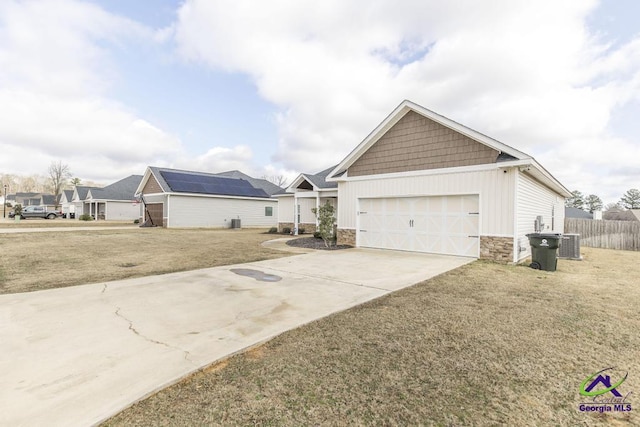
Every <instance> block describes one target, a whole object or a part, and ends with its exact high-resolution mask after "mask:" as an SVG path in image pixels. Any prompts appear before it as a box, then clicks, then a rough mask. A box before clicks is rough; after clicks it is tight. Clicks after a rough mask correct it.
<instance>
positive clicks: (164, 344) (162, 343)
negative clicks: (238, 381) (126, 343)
mask: <svg viewBox="0 0 640 427" xmlns="http://www.w3.org/2000/svg"><path fill="white" fill-rule="evenodd" d="M105 289H106V285H105ZM121 309H122V308H121V307H118V308H117V309H116V312H115V315H116V316H118V317H119V318H121V319H122V320H124V321H125V322H128V323H129V330H130V331H131V332H133V333H134V334H136V335H137V336H139V337H140V338H142V339H144V340H146V341H149V342H150V343H153V344H157V345H162V346H164V347H167V348H171V349H174V350H178V351H181V352H183V353H184V359H185V360H187V361H189V362H191V363H193V361H192V360H191V359H190V358H189V357H190V356H191V353H189V352H188V351H187V350H183V349H181V348H180V347H175V346H172V345H170V344H167V343H166V342H162V341H158V340H154V339H153V338H149V337H148V336H146V335H143V334H141V333H140V331H138V330H137V329H136V328H135V326H133V321H131V320H130V319H128V318H127V317H125V316H124V315H122V314H120V310H121Z"/></svg>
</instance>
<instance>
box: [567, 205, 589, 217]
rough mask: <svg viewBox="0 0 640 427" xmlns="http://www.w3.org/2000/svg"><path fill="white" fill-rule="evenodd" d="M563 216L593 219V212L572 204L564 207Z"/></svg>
mask: <svg viewBox="0 0 640 427" xmlns="http://www.w3.org/2000/svg"><path fill="white" fill-rule="evenodd" d="M564 217H565V218H580V219H593V214H591V213H589V212H585V211H583V210H582V209H579V208H574V207H573V206H565V207H564Z"/></svg>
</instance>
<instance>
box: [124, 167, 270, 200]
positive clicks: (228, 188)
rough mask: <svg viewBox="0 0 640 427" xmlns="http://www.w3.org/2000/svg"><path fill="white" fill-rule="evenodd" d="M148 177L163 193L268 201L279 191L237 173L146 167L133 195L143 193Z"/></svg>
mask: <svg viewBox="0 0 640 427" xmlns="http://www.w3.org/2000/svg"><path fill="white" fill-rule="evenodd" d="M151 176H153V177H154V178H155V180H156V182H157V183H158V185H159V186H160V188H161V189H162V192H163V193H180V194H201V195H210V196H227V197H249V198H263V199H268V198H271V196H272V195H273V194H275V193H277V192H280V191H282V188H280V187H278V186H277V185H275V184H273V183H271V182H269V181H267V180H265V179H257V178H252V177H250V176H249V175H246V174H244V173H242V172H240V171H228V172H222V173H206V172H195V171H186V170H179V169H169V168H159V167H154V166H149V167H148V168H147V171H146V172H145V176H144V178H143V179H142V181H141V182H140V185H139V186H138V189H137V191H136V194H140V193H142V191H143V189H144V188H145V186H146V184H147V182H148V180H149V178H150V177H151ZM145 194H147V192H146V191H145Z"/></svg>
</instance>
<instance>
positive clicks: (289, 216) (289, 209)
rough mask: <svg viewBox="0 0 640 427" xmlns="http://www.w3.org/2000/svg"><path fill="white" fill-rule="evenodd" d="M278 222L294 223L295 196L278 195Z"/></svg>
mask: <svg viewBox="0 0 640 427" xmlns="http://www.w3.org/2000/svg"><path fill="white" fill-rule="evenodd" d="M278 222H290V223H293V196H280V197H278Z"/></svg>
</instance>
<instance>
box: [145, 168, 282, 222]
mask: <svg viewBox="0 0 640 427" xmlns="http://www.w3.org/2000/svg"><path fill="white" fill-rule="evenodd" d="M280 191H282V189H281V188H280V187H278V186H276V185H273V184H271V183H269V182H268V181H266V180H263V179H256V178H251V177H249V176H248V175H245V174H243V173H241V172H239V171H230V172H224V173H222V174H211V173H204V172H194V171H185V170H177V169H167V168H158V167H148V168H147V170H146V171H145V173H144V176H143V178H142V181H141V182H140V185H139V186H138V189H137V190H136V194H139V195H141V199H142V201H143V204H144V205H145V209H144V220H145V221H147V220H150V221H151V222H152V223H153V224H154V225H157V226H163V227H216V228H230V227H231V220H237V219H239V220H240V225H241V226H242V227H275V226H276V225H277V220H278V201H277V199H275V198H272V197H271V196H272V195H273V194H275V193H277V192H280Z"/></svg>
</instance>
